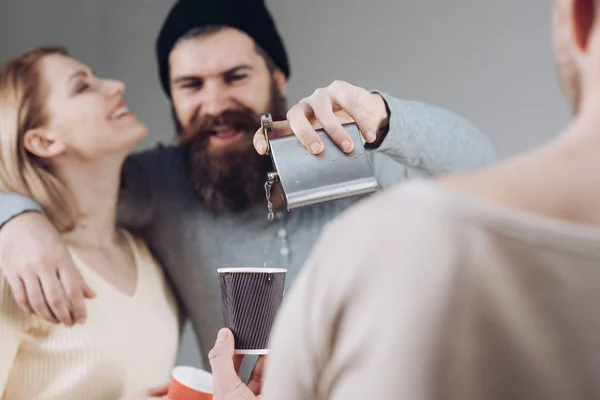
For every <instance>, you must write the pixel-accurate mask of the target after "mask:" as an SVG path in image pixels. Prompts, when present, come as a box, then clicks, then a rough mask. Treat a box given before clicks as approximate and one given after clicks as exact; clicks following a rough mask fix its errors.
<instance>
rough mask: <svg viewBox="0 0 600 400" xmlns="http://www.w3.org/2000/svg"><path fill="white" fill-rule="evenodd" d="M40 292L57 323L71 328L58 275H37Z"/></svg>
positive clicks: (46, 273)
mask: <svg viewBox="0 0 600 400" xmlns="http://www.w3.org/2000/svg"><path fill="white" fill-rule="evenodd" d="M39 279H40V283H41V285H42V291H43V292H44V297H45V298H46V302H47V303H48V305H49V306H50V310H51V311H52V314H53V315H54V316H55V317H56V319H57V320H58V322H60V323H63V324H65V325H67V326H73V323H74V320H73V317H72V316H71V312H70V311H69V308H68V306H67V300H66V298H65V294H64V292H63V288H62V286H61V282H60V280H59V279H58V275H57V274H56V273H52V272H41V273H40V275H39Z"/></svg>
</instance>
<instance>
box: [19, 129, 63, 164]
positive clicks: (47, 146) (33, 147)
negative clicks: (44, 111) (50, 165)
mask: <svg viewBox="0 0 600 400" xmlns="http://www.w3.org/2000/svg"><path fill="white" fill-rule="evenodd" d="M23 145H24V146H25V148H26V149H27V151H29V152H30V153H32V154H34V155H36V156H38V157H40V158H52V157H56V156H58V155H60V154H62V153H64V152H65V150H66V147H65V145H64V144H63V143H62V142H59V141H57V140H54V139H53V138H52V135H49V134H48V132H47V131H46V130H44V129H30V130H28V131H27V132H25V135H23Z"/></svg>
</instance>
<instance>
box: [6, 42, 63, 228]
mask: <svg viewBox="0 0 600 400" xmlns="http://www.w3.org/2000/svg"><path fill="white" fill-rule="evenodd" d="M49 55H63V56H68V52H67V50H66V49H64V48H62V47H39V48H35V49H32V50H30V51H27V52H25V53H23V54H21V55H19V56H17V57H15V58H13V59H12V60H10V61H8V62H7V63H6V64H5V65H4V67H3V68H2V69H1V70H0V190H3V191H7V192H12V193H18V194H20V195H23V196H26V197H28V198H30V199H32V200H34V201H36V202H37V203H38V204H39V205H40V206H41V207H42V208H43V210H44V212H45V213H46V215H47V216H48V218H49V219H50V222H52V223H53V224H54V226H56V228H57V229H58V230H59V231H60V232H66V231H69V230H72V229H73V228H74V227H75V213H74V212H75V211H74V210H75V207H73V206H74V204H73V201H72V198H71V196H70V194H69V192H68V191H67V189H66V188H65V186H64V185H63V184H62V183H61V182H60V180H59V179H58V178H57V177H56V176H55V175H54V174H53V173H52V171H51V169H50V167H49V166H48V165H47V164H46V163H44V162H42V160H41V159H40V158H38V157H36V156H35V155H34V154H32V153H30V152H29V151H28V150H27V149H26V148H25V146H24V141H23V137H24V135H25V133H26V132H27V131H29V130H30V129H35V128H40V127H44V126H45V125H47V123H48V120H49V116H48V110H47V107H46V100H47V97H48V87H47V85H46V83H45V82H44V77H43V76H42V72H41V69H40V64H41V61H42V60H43V59H44V58H45V57H47V56H49Z"/></svg>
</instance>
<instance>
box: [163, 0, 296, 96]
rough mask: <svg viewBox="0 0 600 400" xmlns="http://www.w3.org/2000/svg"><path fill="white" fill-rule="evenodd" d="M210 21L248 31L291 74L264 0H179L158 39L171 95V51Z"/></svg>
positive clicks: (165, 78) (278, 65)
mask: <svg viewBox="0 0 600 400" xmlns="http://www.w3.org/2000/svg"><path fill="white" fill-rule="evenodd" d="M207 25H225V26H230V27H233V28H237V29H239V30H241V31H242V32H245V33H246V34H247V35H248V36H250V37H251V38H253V39H254V41H255V42H256V43H257V44H258V45H259V46H260V47H262V49H263V50H264V51H265V52H266V53H267V54H268V55H269V57H271V59H272V60H273V62H274V63H275V65H276V66H277V67H278V68H279V69H281V71H282V72H283V73H284V75H285V76H286V77H287V78H289V76H290V67H289V63H288V58H287V54H286V51H285V47H284V45H283V41H282V40H281V37H280V36H279V33H278V32H277V28H276V26H275V22H274V21H273V18H272V17H271V15H270V14H269V11H268V10H267V8H266V6H265V4H264V0H178V1H177V2H176V3H175V5H174V6H173V7H172V8H171V11H170V12H169V15H168V16H167V18H166V20H165V22H164V24H163V26H162V28H161V30H160V33H159V34H158V38H157V40H156V59H157V62H158V71H159V75H160V82H161V84H162V87H163V90H164V91H165V93H166V94H167V96H169V97H171V90H170V85H169V54H170V53H171V50H172V49H173V46H174V45H175V43H176V42H177V40H179V38H181V37H182V36H183V35H185V34H186V33H187V32H189V31H190V30H192V29H194V28H200V27H203V26H207Z"/></svg>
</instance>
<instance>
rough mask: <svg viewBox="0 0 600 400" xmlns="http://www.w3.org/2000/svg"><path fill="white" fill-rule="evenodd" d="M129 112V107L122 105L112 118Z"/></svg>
mask: <svg viewBox="0 0 600 400" xmlns="http://www.w3.org/2000/svg"><path fill="white" fill-rule="evenodd" d="M128 112H129V109H128V108H127V107H121V108H119V109H118V110H117V111H115V112H114V113H113V115H112V117H111V119H117V118H120V117H122V116H123V115H125V114H127V113H128Z"/></svg>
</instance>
